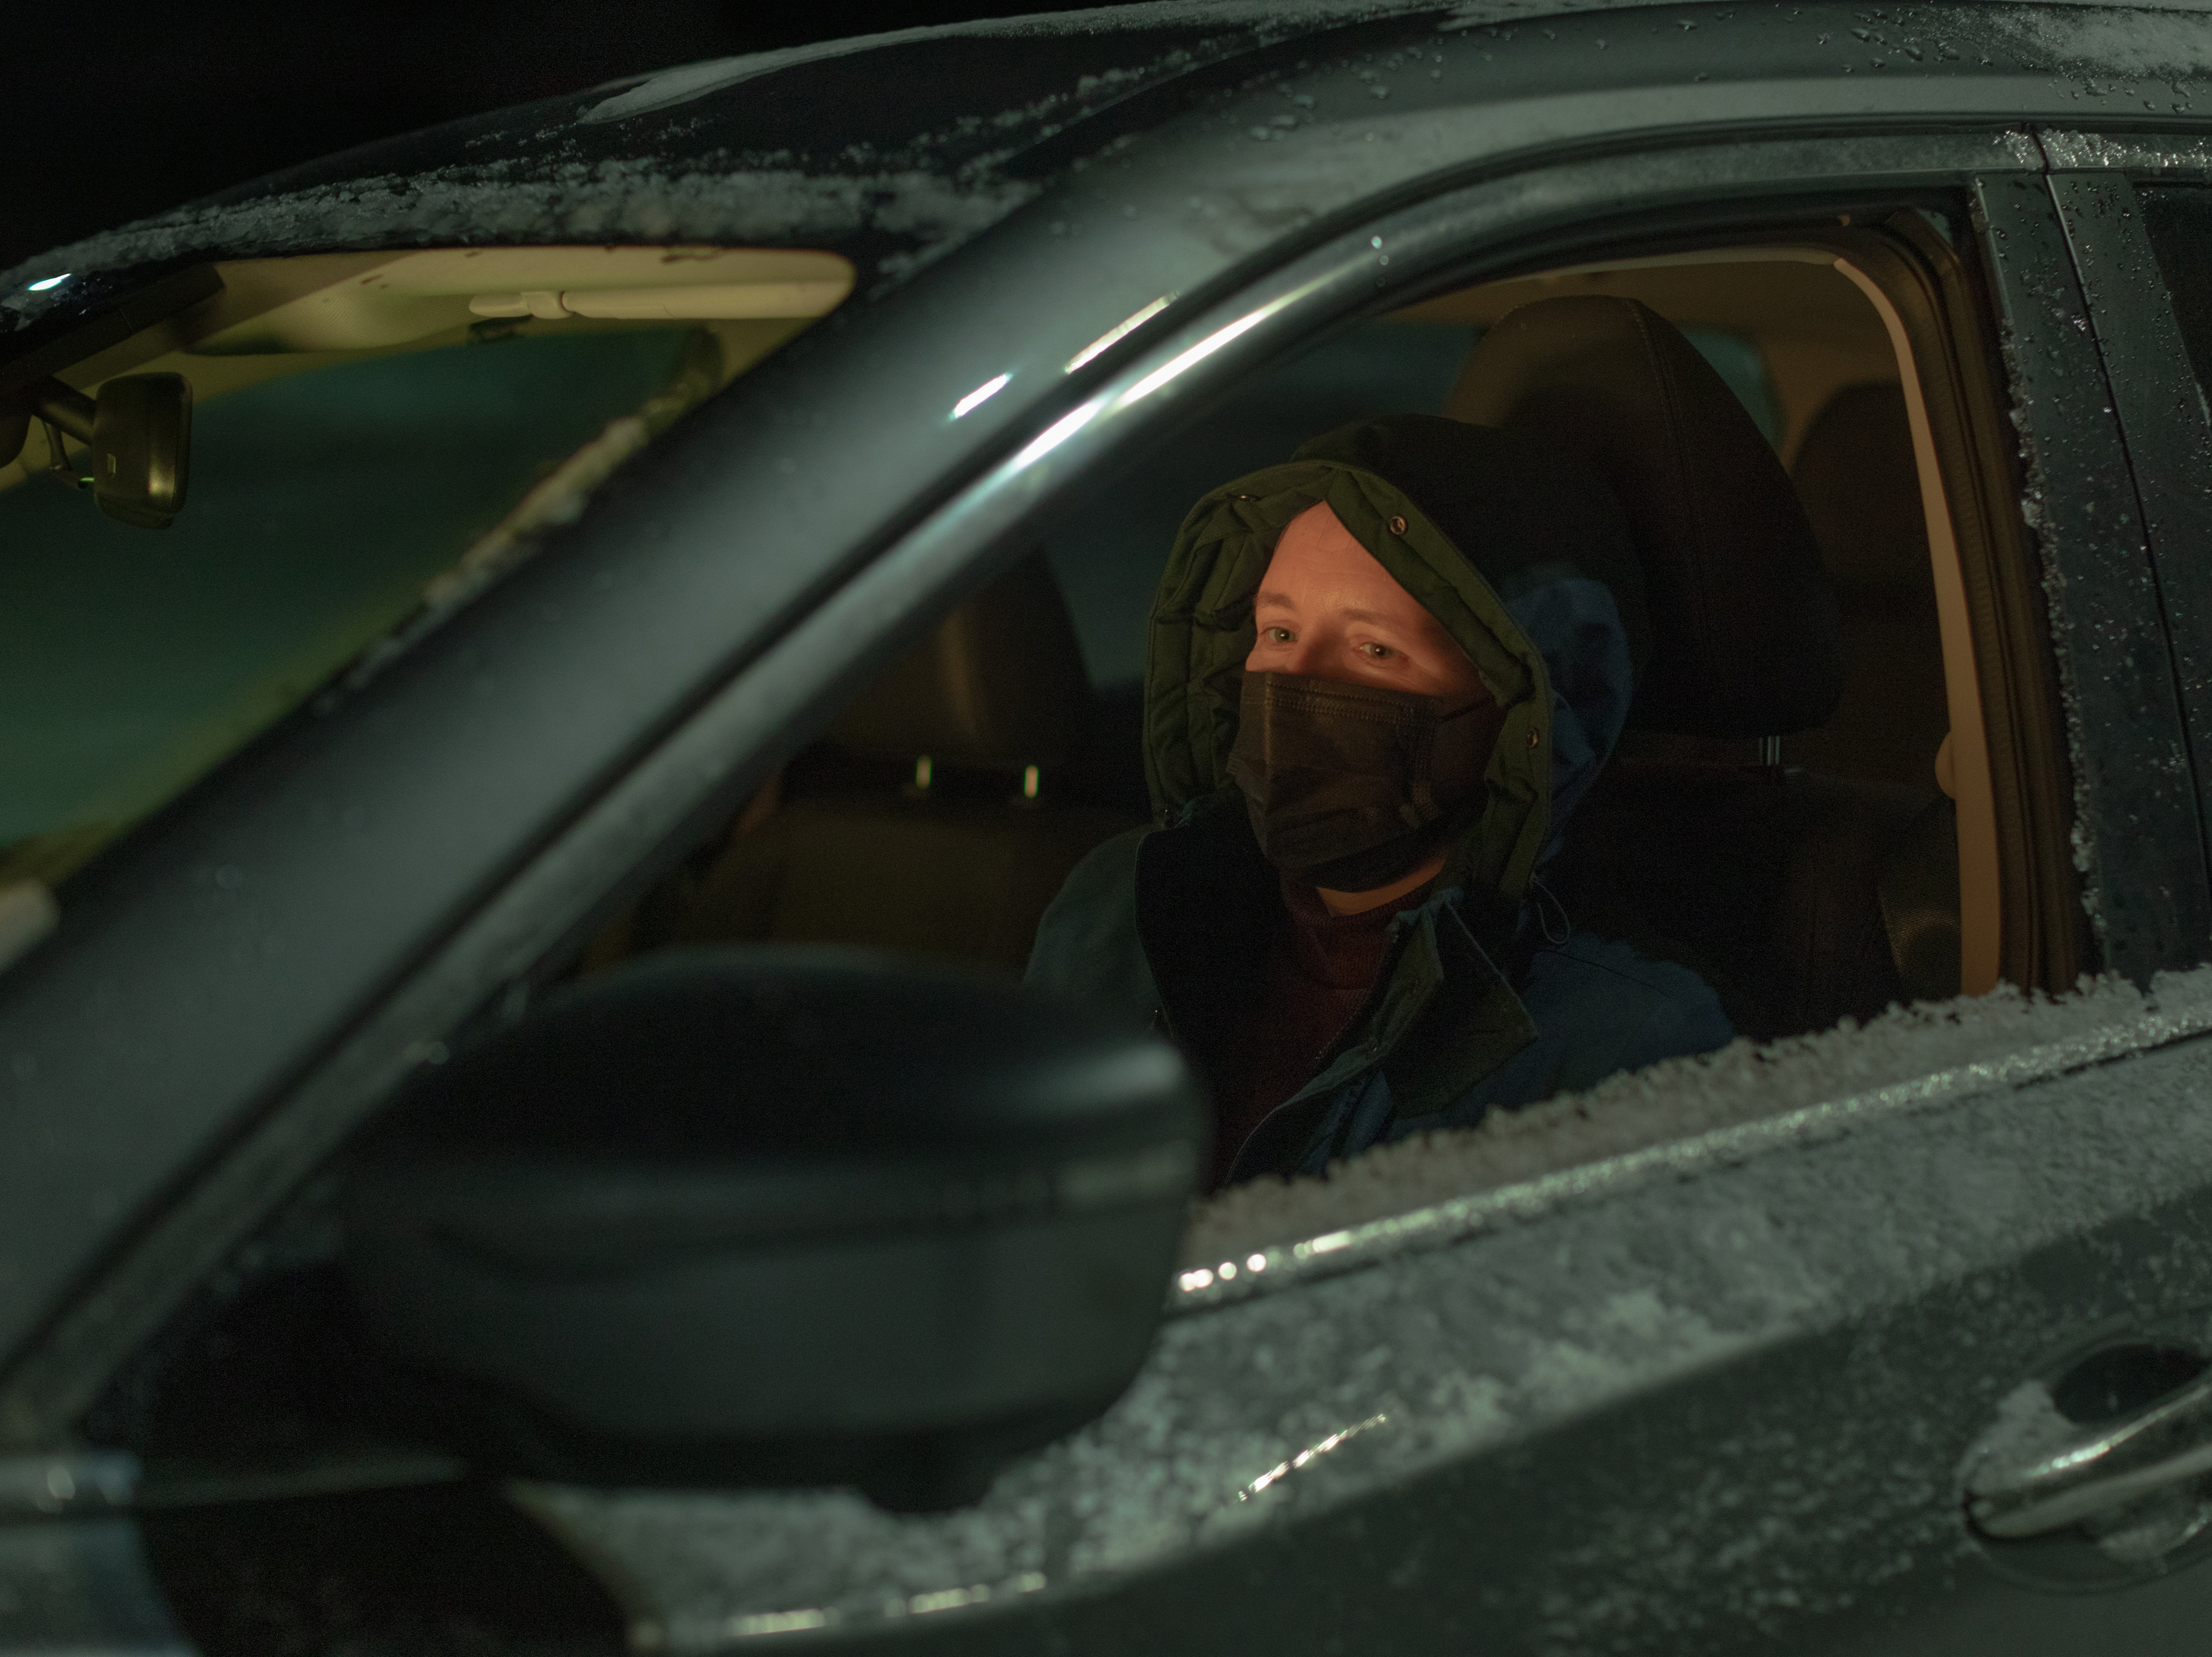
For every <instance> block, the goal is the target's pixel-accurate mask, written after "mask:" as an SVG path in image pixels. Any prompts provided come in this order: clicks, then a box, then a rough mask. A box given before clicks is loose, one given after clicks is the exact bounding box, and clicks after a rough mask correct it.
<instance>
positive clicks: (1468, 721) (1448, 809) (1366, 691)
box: [1229, 673, 1505, 892]
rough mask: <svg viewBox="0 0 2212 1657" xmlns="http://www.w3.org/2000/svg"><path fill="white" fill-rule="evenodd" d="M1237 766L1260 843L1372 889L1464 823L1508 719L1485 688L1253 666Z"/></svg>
mask: <svg viewBox="0 0 2212 1657" xmlns="http://www.w3.org/2000/svg"><path fill="white" fill-rule="evenodd" d="M1239 705H1240V708H1241V712H1240V715H1239V723H1238V725H1237V744H1236V746H1235V747H1234V748H1232V749H1231V750H1230V754H1229V774H1230V775H1231V777H1233V778H1234V779H1236V781H1237V787H1238V788H1240V789H1242V790H1243V793H1244V803H1245V807H1246V809H1247V810H1249V811H1250V812H1251V814H1252V832H1253V833H1254V834H1255V835H1258V836H1259V838H1260V850H1261V853H1262V854H1263V855H1265V857H1266V858H1267V861H1268V862H1270V863H1272V864H1273V865H1275V866H1276V867H1277V868H1278V869H1279V870H1281V871H1283V872H1284V873H1285V875H1287V876H1289V877H1291V879H1292V880H1295V881H1298V882H1301V883H1304V884H1306V885H1310V886H1322V887H1326V888H1328V889H1329V890H1331V891H1338V892H1365V891H1372V890H1374V889H1376V887H1378V886H1388V885H1389V884H1391V883H1393V882H1394V881H1397V880H1401V879H1403V878H1404V877H1406V876H1407V875H1408V874H1410V873H1411V872H1412V871H1413V870H1414V869H1416V868H1418V867H1419V865H1420V864H1421V862H1422V860H1423V859H1425V858H1428V857H1431V856H1433V855H1434V854H1435V853H1436V851H1437V847H1439V846H1441V845H1442V844H1443V841H1444V839H1445V837H1446V836H1447V835H1449V834H1451V833H1453V832H1454V831H1455V830H1456V829H1460V828H1462V827H1463V826H1464V825H1465V823H1466V822H1467V821H1468V813H1469V812H1470V811H1471V810H1474V809H1476V808H1477V807H1478V806H1479V803H1480V798H1481V797H1482V774H1483V772H1484V771H1485V769H1486V768H1487V767H1488V766H1489V763H1490V750H1491V749H1492V747H1494V746H1495V745H1496V744H1497V741H1498V731H1499V729H1500V727H1501V726H1503V725H1504V720H1505V713H1504V709H1503V708H1501V707H1498V704H1497V703H1496V702H1494V701H1491V700H1490V698H1489V697H1487V696H1484V697H1482V698H1481V699H1480V700H1479V701H1474V702H1472V703H1469V704H1468V705H1467V706H1464V707H1449V706H1448V705H1447V704H1445V703H1444V702H1443V701H1439V700H1437V698H1435V697H1433V696H1416V695H1411V694H1410V693H1408V692H1406V691H1403V690H1384V689H1379V688H1377V687H1376V686H1373V685H1364V684H1346V683H1340V682H1339V681H1337V680H1334V679H1316V678H1310V677H1306V676H1305V675H1304V674H1297V673H1247V674H1246V675H1245V676H1244V683H1243V691H1242V693H1241V697H1240V704H1239Z"/></svg>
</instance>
